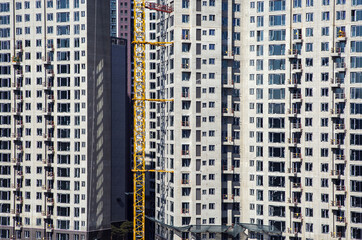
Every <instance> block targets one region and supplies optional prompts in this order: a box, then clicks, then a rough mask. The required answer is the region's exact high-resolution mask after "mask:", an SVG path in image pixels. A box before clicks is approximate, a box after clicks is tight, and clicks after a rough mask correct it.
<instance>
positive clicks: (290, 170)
mask: <svg viewBox="0 0 362 240" xmlns="http://www.w3.org/2000/svg"><path fill="white" fill-rule="evenodd" d="M298 173H300V171H298V169H297V168H288V175H289V176H292V177H295V176H296V175H297V174H298Z"/></svg>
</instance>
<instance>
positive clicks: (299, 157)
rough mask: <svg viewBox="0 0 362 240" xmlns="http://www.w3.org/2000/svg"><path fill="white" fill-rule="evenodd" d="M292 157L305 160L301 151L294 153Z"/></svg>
mask: <svg viewBox="0 0 362 240" xmlns="http://www.w3.org/2000/svg"><path fill="white" fill-rule="evenodd" d="M292 158H297V159H300V160H301V161H302V160H303V158H302V154H301V153H292Z"/></svg>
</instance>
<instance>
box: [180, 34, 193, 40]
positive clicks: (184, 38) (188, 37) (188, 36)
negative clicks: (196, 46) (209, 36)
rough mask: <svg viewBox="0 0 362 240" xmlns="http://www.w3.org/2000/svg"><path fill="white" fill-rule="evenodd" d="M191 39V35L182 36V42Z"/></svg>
mask: <svg viewBox="0 0 362 240" xmlns="http://www.w3.org/2000/svg"><path fill="white" fill-rule="evenodd" d="M190 39H191V38H190V34H189V33H187V34H186V33H183V34H182V35H181V40H190Z"/></svg>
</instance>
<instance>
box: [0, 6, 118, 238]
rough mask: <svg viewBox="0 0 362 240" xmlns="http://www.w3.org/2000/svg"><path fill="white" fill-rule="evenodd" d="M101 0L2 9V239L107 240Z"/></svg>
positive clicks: (105, 41) (106, 37)
mask: <svg viewBox="0 0 362 240" xmlns="http://www.w3.org/2000/svg"><path fill="white" fill-rule="evenodd" d="M104 2H105V1H95V0H88V1H86V0H43V1H40V0H36V1H26V0H16V1H7V0H3V1H1V2H0V25H1V26H0V43H1V50H0V56H1V63H0V69H1V71H0V79H1V82H0V92H1V102H0V109H1V110H0V129H1V136H0V149H1V150H0V162H1V164H0V238H2V239H57V240H68V239H69V240H71V239H72V240H76V239H96V238H97V239H109V237H110V236H109V235H108V234H109V229H110V221H111V220H110V218H111V207H110V206H111V200H110V188H111V187H110V185H111V184H110V183H111V179H110V175H111V174H110V162H111V160H110V159H111V146H110V144H108V143H109V142H110V140H111V134H110V127H111V124H110V123H111V118H110V116H111V115H110V111H109V106H110V102H111V100H110V95H111V94H110V92H111V91H110V76H111V70H110V69H111V67H110V59H111V54H110V48H111V41H110V30H109V29H110V22H109V19H110V18H109V15H110V9H109V4H104ZM105 108H107V109H105Z"/></svg>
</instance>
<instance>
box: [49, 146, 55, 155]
mask: <svg viewBox="0 0 362 240" xmlns="http://www.w3.org/2000/svg"><path fill="white" fill-rule="evenodd" d="M47 150H48V151H49V152H51V153H52V154H54V147H53V146H49V147H48V148H47Z"/></svg>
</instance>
